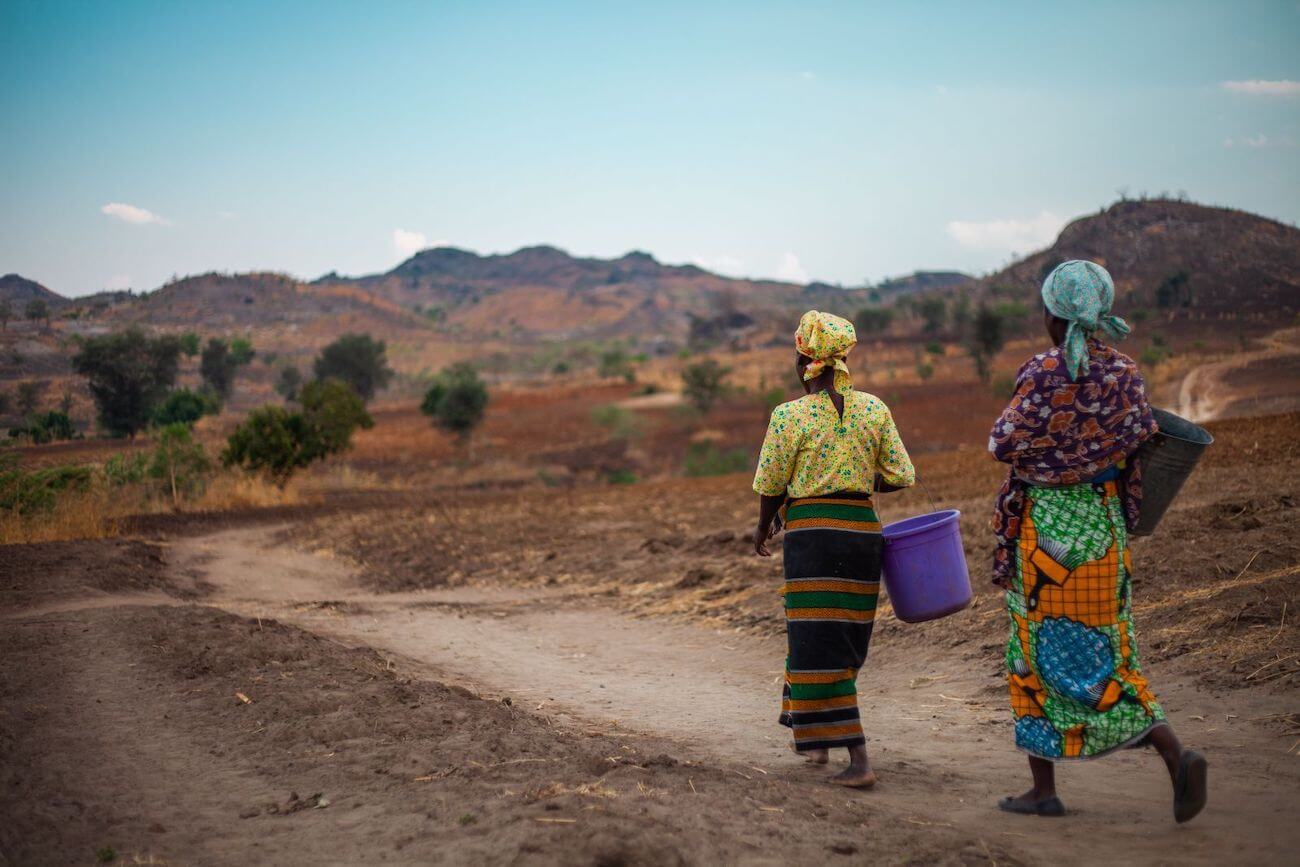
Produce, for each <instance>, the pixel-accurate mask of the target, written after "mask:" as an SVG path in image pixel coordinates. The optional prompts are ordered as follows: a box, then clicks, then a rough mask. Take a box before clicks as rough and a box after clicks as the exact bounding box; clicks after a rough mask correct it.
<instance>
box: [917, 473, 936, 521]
mask: <svg viewBox="0 0 1300 867" xmlns="http://www.w3.org/2000/svg"><path fill="white" fill-rule="evenodd" d="M916 483H917V484H918V485H920V486H921V490H922V491H924V492H925V498H926V499H927V500H929V501H930V511H931V512H937V511H939V507H938V506H937V505H935V502H934V497H932V496H930V489H929V488H927V487H926V486H925V479H923V478H921V475H920V473H918V474H917V476H916Z"/></svg>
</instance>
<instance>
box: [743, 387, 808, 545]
mask: <svg viewBox="0 0 1300 867" xmlns="http://www.w3.org/2000/svg"><path fill="white" fill-rule="evenodd" d="M786 413H787V410H786V407H785V406H784V405H782V406H778V407H777V408H776V409H775V410H773V411H772V418H771V420H770V421H769V422H768V425H767V435H766V436H765V437H764V438H763V448H762V450H761V451H759V453H758V470H757V471H756V472H755V473H754V492H755V493H757V494H758V495H759V497H760V499H759V502H758V527H757V529H755V531H754V552H755V553H756V554H758V556H760V557H771V556H772V552H771V551H769V550H767V540H768V539H770V538H772V536H773V535H775V533H776V530H777V529H778V528H776V527H774V526H773V519H774V518H776V514H777V512H778V511H780V509H781V505H782V504H783V503H784V502H785V498H786V486H787V485H789V484H790V476H791V475H792V474H793V473H794V456H795V452H797V451H798V448H799V443H798V433H797V431H796V429H795V428H794V427H793V426H792V425H790V424H788V420H787V418H786Z"/></svg>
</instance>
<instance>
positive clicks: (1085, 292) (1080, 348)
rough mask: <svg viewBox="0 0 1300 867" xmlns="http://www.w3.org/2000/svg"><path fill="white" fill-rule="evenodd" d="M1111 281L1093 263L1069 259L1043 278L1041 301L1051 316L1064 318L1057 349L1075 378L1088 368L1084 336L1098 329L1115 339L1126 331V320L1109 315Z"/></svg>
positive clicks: (1112, 287)
mask: <svg viewBox="0 0 1300 867" xmlns="http://www.w3.org/2000/svg"><path fill="white" fill-rule="evenodd" d="M1114 301H1115V284H1114V283H1113V282H1112V281H1111V279H1110V274H1108V273H1106V269H1105V268H1103V267H1101V266H1100V265H1098V264H1097V263H1096V262H1085V261H1084V260H1082V259H1071V260H1070V261H1069V262H1062V263H1061V264H1060V265H1057V266H1056V267H1055V268H1054V269H1052V273H1051V274H1048V275H1047V279H1046V280H1044V281H1043V303H1044V304H1046V305H1047V310H1048V312H1050V313H1051V314H1052V315H1053V316H1056V317H1058V318H1060V319H1066V320H1068V321H1069V323H1070V327H1069V328H1068V329H1066V332H1065V341H1064V342H1063V343H1062V344H1061V352H1062V354H1064V356H1065V366H1066V367H1067V368H1068V369H1069V371H1070V375H1071V376H1073V377H1074V378H1075V379H1078V378H1079V377H1080V376H1081V375H1082V374H1083V373H1084V371H1086V370H1087V369H1088V338H1089V337H1092V336H1093V334H1094V333H1096V332H1098V331H1100V332H1101V333H1102V334H1104V335H1106V336H1108V337H1111V338H1113V339H1115V340H1119V339H1120V338H1122V337H1124V336H1125V335H1126V334H1128V333H1129V330H1130V329H1129V327H1128V323H1127V322H1125V321H1124V320H1123V319H1120V318H1119V317H1118V316H1111V315H1110V305H1111V304H1113V303H1114Z"/></svg>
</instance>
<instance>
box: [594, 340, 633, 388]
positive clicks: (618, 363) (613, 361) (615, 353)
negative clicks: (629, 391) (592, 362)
mask: <svg viewBox="0 0 1300 867" xmlns="http://www.w3.org/2000/svg"><path fill="white" fill-rule="evenodd" d="M597 370H598V372H599V374H600V378H601V379H623V380H625V381H627V382H635V381H636V371H635V370H634V369H633V368H632V361H631V359H630V358H628V354H627V353H626V352H624V351H623V350H622V349H620V348H618V347H614V348H613V349H607V350H605V351H604V352H602V353H601V354H600V364H599V367H598V368H597Z"/></svg>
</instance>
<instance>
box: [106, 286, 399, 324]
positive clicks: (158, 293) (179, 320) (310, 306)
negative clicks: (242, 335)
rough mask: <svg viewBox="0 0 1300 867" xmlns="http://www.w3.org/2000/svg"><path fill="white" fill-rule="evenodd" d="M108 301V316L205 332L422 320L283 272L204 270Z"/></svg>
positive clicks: (347, 291)
mask: <svg viewBox="0 0 1300 867" xmlns="http://www.w3.org/2000/svg"><path fill="white" fill-rule="evenodd" d="M107 300H109V303H110V306H109V307H108V308H107V309H106V310H105V311H104V312H103V315H104V317H105V318H107V319H110V320H114V321H119V322H132V323H139V324H148V325H157V326H163V327H167V326H185V327H190V328H195V329H197V330H200V331H204V332H209V331H210V332H227V331H235V330H251V329H272V330H285V329H286V328H287V329H289V330H298V329H301V328H305V327H308V326H312V325H319V324H322V323H336V324H339V325H343V324H345V323H347V324H349V327H350V326H352V325H354V326H357V327H360V328H366V329H373V330H375V331H378V332H391V331H394V330H402V329H407V328H412V327H421V325H422V323H420V321H419V320H418V319H417V318H416V317H415V316H414V315H413V314H412V313H410V312H409V311H407V310H404V309H402V308H401V307H398V306H397V305H395V304H393V303H391V302H389V301H385V300H383V299H381V298H375V297H373V296H371V295H369V294H368V293H366V292H363V291H359V290H357V289H354V288H349V287H339V286H311V285H307V284H304V283H301V282H299V281H297V280H295V279H293V278H292V277H288V276H286V275H284V274H275V273H268V272H253V273H249V274H219V273H215V272H214V273H209V274H200V275H198V276H195V277H185V278H183V279H181V280H176V281H174V282H172V283H168V284H167V285H165V286H162V287H161V288H159V289H157V290H155V291H153V292H148V293H145V294H143V295H136V296H125V297H119V298H115V299H107Z"/></svg>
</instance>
